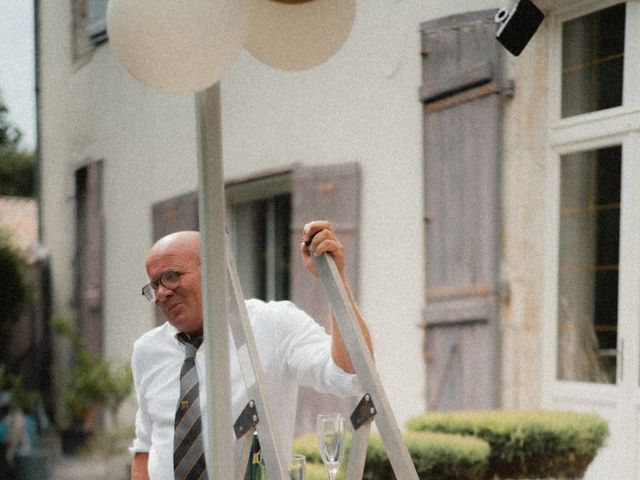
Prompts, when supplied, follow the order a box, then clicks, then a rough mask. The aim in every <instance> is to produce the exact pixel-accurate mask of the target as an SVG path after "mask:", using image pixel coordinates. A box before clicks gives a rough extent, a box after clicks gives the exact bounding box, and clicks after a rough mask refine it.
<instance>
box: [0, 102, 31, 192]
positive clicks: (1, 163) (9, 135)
mask: <svg viewBox="0 0 640 480" xmlns="http://www.w3.org/2000/svg"><path fill="white" fill-rule="evenodd" d="M8 113H9V109H8V108H7V106H6V105H5V104H4V102H3V101H2V98H1V97H0V195H9V196H19V197H33V196H35V183H36V179H35V167H36V162H35V155H34V153H33V152H32V151H29V150H24V149H21V148H20V147H19V143H20V138H21V137H22V132H20V130H19V129H18V128H17V127H15V126H14V125H12V124H11V122H9V120H8V119H7V115H8Z"/></svg>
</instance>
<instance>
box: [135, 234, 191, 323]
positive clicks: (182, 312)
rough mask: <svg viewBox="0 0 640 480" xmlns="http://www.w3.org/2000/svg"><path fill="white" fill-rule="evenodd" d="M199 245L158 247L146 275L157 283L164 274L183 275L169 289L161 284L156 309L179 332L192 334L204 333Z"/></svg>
mask: <svg viewBox="0 0 640 480" xmlns="http://www.w3.org/2000/svg"><path fill="white" fill-rule="evenodd" d="M198 246H199V244H198V243H197V242H195V243H194V242H186V243H185V242H173V243H172V242H168V243H166V244H162V245H155V246H154V247H153V248H152V249H151V252H150V253H149V256H148V257H147V274H148V275H149V278H150V279H151V280H156V279H157V278H159V277H160V276H161V275H162V274H163V273H165V272H167V271H169V270H174V271H176V272H179V273H181V276H180V278H179V282H178V285H177V286H176V287H175V288H173V289H171V290H170V289H168V288H166V287H165V286H163V285H162V284H159V285H158V290H157V291H156V301H155V303H156V306H157V307H158V308H159V309H160V310H161V311H162V313H163V314H164V316H165V317H166V319H167V320H168V321H169V323H171V325H173V326H174V327H176V329H178V331H180V332H185V333H189V334H193V335H201V334H202V289H201V283H200V281H201V280H200V278H201V277H200V256H199V249H198Z"/></svg>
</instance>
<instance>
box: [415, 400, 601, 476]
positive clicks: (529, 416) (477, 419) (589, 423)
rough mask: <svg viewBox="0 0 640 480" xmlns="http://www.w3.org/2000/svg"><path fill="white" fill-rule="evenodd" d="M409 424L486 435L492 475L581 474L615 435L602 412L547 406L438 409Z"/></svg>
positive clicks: (458, 432) (489, 472) (489, 471)
mask: <svg viewBox="0 0 640 480" xmlns="http://www.w3.org/2000/svg"><path fill="white" fill-rule="evenodd" d="M407 428H408V430H409V431H422V432H447V433H454V434H460V435H473V436H476V437H478V438H481V439H483V440H485V441H486V442H487V443H489V445H490V446H491V456H490V460H489V468H488V470H487V474H486V476H485V478H489V479H493V478H501V479H505V478H509V479H518V478H550V477H552V478H580V477H582V476H583V475H584V472H585V471H586V469H587V467H588V466H589V464H590V463H591V461H592V460H593V459H594V457H595V456H596V454H597V452H598V449H599V448H600V447H601V446H602V445H603V443H604V441H605V439H606V438H607V436H608V434H609V428H608V425H607V423H606V422H605V420H604V419H602V418H601V417H600V416H598V415H592V414H579V413H573V412H553V411H542V410H533V411H463V412H449V413H447V412H434V413H428V414H425V415H422V416H420V417H417V418H414V419H412V420H410V421H409V422H408V424H407Z"/></svg>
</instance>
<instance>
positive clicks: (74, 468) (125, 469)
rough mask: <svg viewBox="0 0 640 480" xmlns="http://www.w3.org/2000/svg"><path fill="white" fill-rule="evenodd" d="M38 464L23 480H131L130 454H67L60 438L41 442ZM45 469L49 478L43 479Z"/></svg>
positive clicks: (24, 474)
mask: <svg viewBox="0 0 640 480" xmlns="http://www.w3.org/2000/svg"><path fill="white" fill-rule="evenodd" d="M39 443H40V448H39V449H38V452H37V453H36V456H39V458H40V459H39V461H38V464H37V465H36V464H35V463H34V464H31V466H30V467H28V468H25V469H24V470H23V472H26V473H23V477H22V478H20V479H19V480H128V479H129V470H130V460H129V454H128V453H123V454H122V455H119V456H112V457H108V458H105V457H101V456H98V455H86V454H85V455H63V454H62V451H61V448H60V441H59V439H58V438H57V437H56V436H51V437H49V438H41V439H40V442H39ZM43 470H44V471H45V474H46V478H42V477H43Z"/></svg>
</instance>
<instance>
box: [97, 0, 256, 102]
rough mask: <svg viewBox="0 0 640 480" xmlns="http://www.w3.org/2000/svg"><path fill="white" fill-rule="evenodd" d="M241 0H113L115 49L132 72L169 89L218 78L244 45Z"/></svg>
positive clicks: (110, 18)
mask: <svg viewBox="0 0 640 480" xmlns="http://www.w3.org/2000/svg"><path fill="white" fill-rule="evenodd" d="M246 16H247V11H246V2H245V1H241V0H109V3H108V6H107V32H108V34H109V40H110V43H111V47H112V48H113V50H114V52H115V54H116V56H117V57H118V59H119V60H120V61H121V62H122V64H123V65H124V66H125V68H126V69H127V70H128V71H129V73H130V74H131V75H132V76H133V77H135V78H136V79H137V80H139V81H140V82H142V83H143V84H145V85H147V86H149V87H151V88H154V89H156V90H160V91H163V92H169V93H191V92H197V91H200V90H204V89H205V88H207V87H209V86H211V85H213V84H214V83H216V82H218V81H219V80H220V79H221V78H222V76H223V75H224V73H225V71H226V70H227V69H228V68H229V67H230V66H231V64H232V63H233V62H234V61H235V59H236V58H237V56H238V55H239V54H240V51H241V50H242V47H243V45H244V39H245V31H246Z"/></svg>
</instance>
